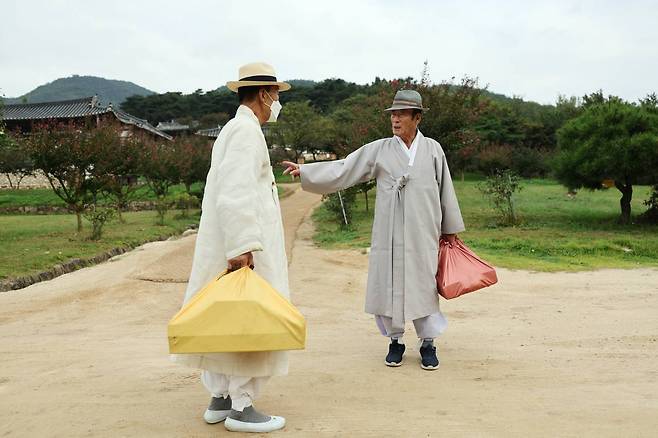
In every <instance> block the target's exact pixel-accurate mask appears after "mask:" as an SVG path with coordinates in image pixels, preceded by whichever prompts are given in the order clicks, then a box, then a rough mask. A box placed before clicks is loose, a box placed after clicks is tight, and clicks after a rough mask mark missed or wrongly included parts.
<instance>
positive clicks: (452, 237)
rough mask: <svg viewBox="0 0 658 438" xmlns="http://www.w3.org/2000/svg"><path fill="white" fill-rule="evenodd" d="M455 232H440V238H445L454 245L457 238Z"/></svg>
mask: <svg viewBox="0 0 658 438" xmlns="http://www.w3.org/2000/svg"><path fill="white" fill-rule="evenodd" d="M457 237H458V236H457V235H456V234H441V239H443V240H447V241H448V243H449V244H451V245H454V244H455V241H456V240H457Z"/></svg>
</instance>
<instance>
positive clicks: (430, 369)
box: [420, 363, 440, 371]
mask: <svg viewBox="0 0 658 438" xmlns="http://www.w3.org/2000/svg"><path fill="white" fill-rule="evenodd" d="M439 366H440V364H439V365H437V366H435V367H432V366H426V365H423V364H422V363H421V364H420V367H421V368H422V369H424V370H427V371H434V370H438V369H439Z"/></svg>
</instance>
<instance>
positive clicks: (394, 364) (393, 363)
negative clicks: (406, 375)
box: [384, 361, 402, 367]
mask: <svg viewBox="0 0 658 438" xmlns="http://www.w3.org/2000/svg"><path fill="white" fill-rule="evenodd" d="M384 363H385V364H386V366H387V367H399V366H402V362H386V361H384Z"/></svg>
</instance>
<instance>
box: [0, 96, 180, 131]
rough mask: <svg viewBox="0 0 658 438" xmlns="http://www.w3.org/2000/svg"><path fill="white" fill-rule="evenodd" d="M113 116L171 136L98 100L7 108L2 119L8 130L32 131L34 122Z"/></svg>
mask: <svg viewBox="0 0 658 438" xmlns="http://www.w3.org/2000/svg"><path fill="white" fill-rule="evenodd" d="M108 115H109V116H114V117H115V118H116V119H117V120H119V121H120V122H121V123H123V124H126V125H132V126H135V127H137V128H140V129H143V130H145V131H148V132H150V133H151V134H153V135H157V136H160V137H163V138H166V139H167V140H171V138H172V137H171V136H170V135H168V134H166V133H164V132H162V131H160V130H158V129H156V128H154V127H153V126H152V125H151V124H150V123H149V122H148V121H147V120H143V119H140V118H138V117H135V116H132V115H130V114H128V113H127V112H125V111H122V110H120V109H118V108H113V107H112V105H108V106H107V107H104V106H102V105H100V102H99V101H98V98H97V97H96V96H94V97H85V98H83V99H74V100H63V101H59V102H42V103H26V104H17V105H4V106H2V107H0V119H2V120H3V121H4V123H5V125H6V126H7V128H8V129H14V128H17V127H18V128H21V129H23V130H29V129H31V122H35V121H40V120H68V119H81V118H87V117H102V116H104V117H107V116H108Z"/></svg>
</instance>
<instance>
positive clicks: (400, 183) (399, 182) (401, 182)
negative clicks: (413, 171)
mask: <svg viewBox="0 0 658 438" xmlns="http://www.w3.org/2000/svg"><path fill="white" fill-rule="evenodd" d="M407 182H409V174H408V173H406V174H404V175H402V176H401V177H400V178H397V179H396V180H395V184H394V185H393V189H394V190H397V191H398V192H399V191H401V190H402V189H403V188H404V186H406V185H407Z"/></svg>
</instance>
